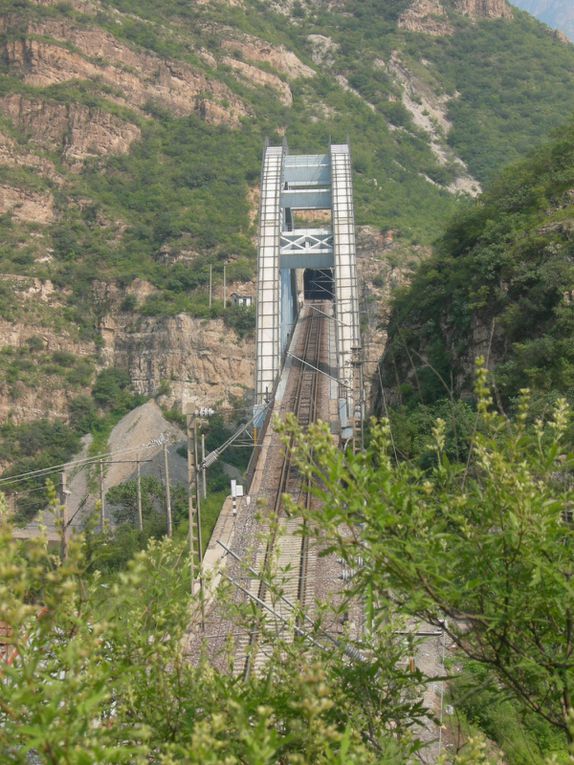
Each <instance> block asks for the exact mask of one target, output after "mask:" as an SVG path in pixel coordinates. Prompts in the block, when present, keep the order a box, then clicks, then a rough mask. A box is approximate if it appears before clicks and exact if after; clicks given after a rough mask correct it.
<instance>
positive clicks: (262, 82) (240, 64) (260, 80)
mask: <svg viewBox="0 0 574 765" xmlns="http://www.w3.org/2000/svg"><path fill="white" fill-rule="evenodd" d="M224 63H226V64H227V65H228V66H230V67H231V68H232V69H233V70H235V71H236V72H237V73H238V74H239V75H240V76H241V78H242V79H245V80H247V82H250V83H251V84H252V85H257V86H258V87H262V86H263V87H265V86H267V87H269V88H271V89H272V90H274V91H275V92H276V93H277V95H278V96H279V100H280V101H281V103H282V104H283V105H284V106H291V104H292V103H293V94H292V93H291V88H290V87H289V85H288V84H287V83H286V82H284V81H283V80H282V79H281V78H280V77H277V75H275V74H271V72H264V71H263V70H262V69H258V68H257V67H256V66H252V65H251V64H248V63H246V62H245V61H238V60H237V59H235V58H230V57H229V56H226V57H225V59H224Z"/></svg>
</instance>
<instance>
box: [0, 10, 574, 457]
mask: <svg viewBox="0 0 574 765" xmlns="http://www.w3.org/2000/svg"><path fill="white" fill-rule="evenodd" d="M0 51H1V52H0V227H1V234H2V235H1V239H0V242H1V244H0V257H1V259H2V266H1V268H0V367H1V368H2V370H3V371H4V377H3V382H2V383H1V384H0V411H1V412H2V413H3V414H4V416H5V417H6V418H7V419H11V420H13V421H15V422H17V423H21V422H23V421H27V420H32V419H34V418H36V417H38V416H41V415H43V414H45V415H48V416H49V417H50V418H55V417H59V418H61V419H62V420H64V422H72V424H74V425H75V426H77V427H83V426H84V425H85V423H86V422H92V421H93V418H92V419H90V417H88V418H85V417H84V418H83V419H82V418H80V417H79V415H78V412H82V411H83V412H85V410H86V407H88V404H87V403H86V402H88V403H89V402H91V403H90V406H91V407H95V408H96V409H101V408H102V407H101V404H100V402H99V401H98V400H97V399H96V398H94V395H95V394H94V391H95V390H96V387H97V386H96V375H97V374H98V373H101V370H105V369H107V368H109V367H113V366H118V367H120V368H121V369H122V370H123V371H124V372H125V373H126V374H127V376H128V380H131V383H132V385H133V387H134V388H135V390H136V391H137V393H139V394H143V395H146V396H149V395H155V394H157V393H161V394H162V395H163V396H164V398H163V400H164V401H165V402H166V403H167V404H169V405H170V406H171V405H176V406H179V405H180V404H181V401H182V400H191V401H194V402H199V403H201V404H207V403H212V402H213V401H214V399H223V400H224V401H229V400H230V399H231V398H232V397H233V396H238V395H242V394H243V393H244V392H245V391H247V390H249V389H250V388H251V385H252V378H251V370H252V363H249V362H248V360H249V359H250V358H251V357H252V354H251V353H250V351H249V346H248V343H249V340H248V339H247V340H245V341H242V342H244V343H245V344H243V345H238V344H237V342H236V338H235V335H234V334H233V333H234V328H236V329H238V330H240V331H241V332H245V330H246V329H248V327H249V324H250V322H252V317H251V316H245V317H244V316H238V315H237V314H236V313H233V312H231V311H225V312H224V310H223V305H222V300H221V299H222V278H223V267H224V265H225V266H226V269H227V280H228V287H229V290H228V293H231V291H232V290H234V289H239V288H241V285H242V284H243V285H244V288H245V289H247V290H251V291H252V290H253V286H252V284H251V282H250V280H252V279H253V277H254V273H255V233H256V212H257V193H258V180H259V172H260V158H261V150H262V147H263V144H264V141H265V139H266V138H269V139H270V140H271V141H272V142H276V143H280V142H281V141H282V140H283V138H284V137H286V138H287V140H288V142H289V145H290V147H291V150H292V151H295V152H296V151H302V152H307V151H321V150H323V149H324V147H325V146H326V145H327V143H328V141H329V140H330V139H333V140H335V141H336V140H345V139H346V138H347V137H349V139H350V141H351V144H352V150H353V160H354V171H355V173H354V183H355V194H356V217H357V223H358V224H359V225H360V226H363V225H370V226H371V227H373V230H374V231H375V232H381V231H383V232H386V234H385V237H380V239H381V246H383V245H384V243H385V242H387V241H388V240H389V238H391V239H392V238H393V237H394V239H395V241H397V240H398V241H399V242H400V243H401V246H402V248H403V250H402V251H404V250H405V249H406V248H407V247H408V246H410V245H418V246H421V245H425V246H428V244H429V243H430V242H431V241H432V240H433V239H434V238H435V237H436V236H437V235H438V234H439V233H440V231H441V230H442V226H443V221H445V220H446V219H447V218H448V216H450V215H451V214H452V212H453V211H454V210H455V209H456V208H457V207H458V206H459V205H460V204H461V194H460V192H463V193H462V198H464V195H465V193H469V194H476V193H477V192H478V190H479V189H480V185H481V184H482V183H484V182H485V181H488V179H489V178H490V177H491V176H492V174H493V172H494V171H495V169H497V168H498V167H500V166H501V165H502V164H504V163H505V162H506V161H508V160H510V159H513V158H517V157H520V156H523V155H524V154H525V153H526V151H527V150H528V149H530V148H531V147H532V146H533V145H535V144H537V143H538V142H540V141H541V139H542V138H543V137H544V136H545V135H546V133H547V132H548V131H549V130H551V129H554V128H556V127H557V126H558V125H560V124H562V123H563V122H564V121H565V120H566V119H567V118H568V117H569V116H570V114H572V113H573V112H574V89H572V88H571V87H570V84H571V80H572V73H573V72H574V49H573V48H572V47H571V46H569V45H565V44H563V43H561V42H560V41H559V40H557V39H555V38H554V37H553V36H552V35H551V34H549V33H548V31H547V30H546V29H545V28H544V27H542V26H541V25H540V24H538V23H537V22H535V21H534V20H532V19H531V18H529V17H528V16H527V15H526V14H524V13H520V12H519V11H512V10H511V8H510V6H509V5H508V4H507V3H506V2H505V0H392V2H389V0H384V1H383V0H353V2H351V1H350V0H338V2H327V1H325V2H320V1H318V0H313V1H312V0H305V1H303V0H301V1H300V2H293V3H274V2H262V1H261V0H234V2H233V3H231V2H223V0H220V1H218V0H213V1H209V2H202V3H188V2H183V1H182V0H161V1H159V2H158V0H153V2H152V0H71V1H70V2H61V1H60V0H5V2H4V4H3V14H2V16H1V17H0ZM377 257H380V253H379V255H377V253H375V254H374V258H375V260H376V258H377ZM210 271H211V272H212V274H213V281H214V284H215V285H216V290H215V294H214V296H213V297H214V299H213V302H212V305H211V306H210V305H209V298H208V284H209V278H210ZM229 335H231V337H230V336H229ZM217 338H220V341H219V345H218V341H217ZM190 346H191V347H192V348H193V353H189V348H190ZM218 349H219V351H218ZM206 357H217V359H218V361H219V360H220V357H221V358H222V359H223V361H222V363H221V364H213V363H210V362H209V361H206V360H205V359H206ZM144 360H145V361H144ZM238 365H240V369H241V371H240V373H237V374H233V373H229V369H232V370H233V369H236V368H239V367H238ZM230 380H232V384H231V383H230V382H229V381H230ZM122 384H123V383H122ZM88 408H89V407H88ZM80 421H81V423H82V425H81V426H80V425H78V423H79V422H80ZM13 437H14V435H13V433H12V432H10V433H8V434H7V435H6V439H5V441H6V443H5V447H6V448H5V449H4V451H3V453H4V454H8V453H9V441H10V439H13Z"/></svg>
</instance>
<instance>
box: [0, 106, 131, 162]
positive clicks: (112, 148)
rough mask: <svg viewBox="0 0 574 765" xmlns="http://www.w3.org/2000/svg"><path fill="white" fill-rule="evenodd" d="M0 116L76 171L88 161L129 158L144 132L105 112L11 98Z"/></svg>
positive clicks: (37, 145) (32, 141) (35, 144)
mask: <svg viewBox="0 0 574 765" xmlns="http://www.w3.org/2000/svg"><path fill="white" fill-rule="evenodd" d="M0 112H1V113H2V114H4V115H5V116H6V117H8V118H9V119H10V120H11V122H12V124H13V125H14V126H15V127H16V128H17V129H18V130H19V131H22V133H23V134H24V135H26V136H27V137H28V138H29V140H30V141H31V143H32V144H33V145H34V146H36V147H38V148H39V149H46V150H48V151H55V152H57V153H58V154H59V156H60V157H61V158H62V159H63V160H64V161H65V162H67V163H69V164H70V165H71V166H72V167H74V168H77V169H79V168H81V165H82V163H83V161H84V160H86V159H88V158H89V157H97V156H105V155H106V154H126V153H127V152H128V151H129V150H130V147H131V145H132V143H133V142H134V141H137V140H138V138H140V136H141V130H140V129H139V127H137V126H136V125H133V124H130V123H129V122H126V121H125V120H122V119H120V118H119V117H116V116H115V115H113V114H109V113H108V112H104V111H103V110H102V109H98V108H94V107H88V106H82V105H81V104H62V103H57V102H54V101H46V100H43V99H39V98H38V99H35V98H26V97H25V96H21V95H19V94H16V93H14V94H12V95H9V96H5V97H4V98H0Z"/></svg>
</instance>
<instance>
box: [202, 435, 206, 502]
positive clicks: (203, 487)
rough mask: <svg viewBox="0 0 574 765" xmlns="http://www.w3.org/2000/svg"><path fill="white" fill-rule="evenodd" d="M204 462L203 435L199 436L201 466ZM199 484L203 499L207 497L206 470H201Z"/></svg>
mask: <svg viewBox="0 0 574 765" xmlns="http://www.w3.org/2000/svg"><path fill="white" fill-rule="evenodd" d="M204 462H205V433H202V434H201V464H202V465H203V463H204ZM201 482H202V489H203V499H205V498H206V497H207V470H206V469H205V468H202V470H201Z"/></svg>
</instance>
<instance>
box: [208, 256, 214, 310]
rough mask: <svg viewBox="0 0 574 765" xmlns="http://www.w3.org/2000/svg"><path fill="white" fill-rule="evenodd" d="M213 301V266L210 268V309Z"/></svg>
mask: <svg viewBox="0 0 574 765" xmlns="http://www.w3.org/2000/svg"><path fill="white" fill-rule="evenodd" d="M212 300H213V266H209V307H210V308H211V303H212Z"/></svg>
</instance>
